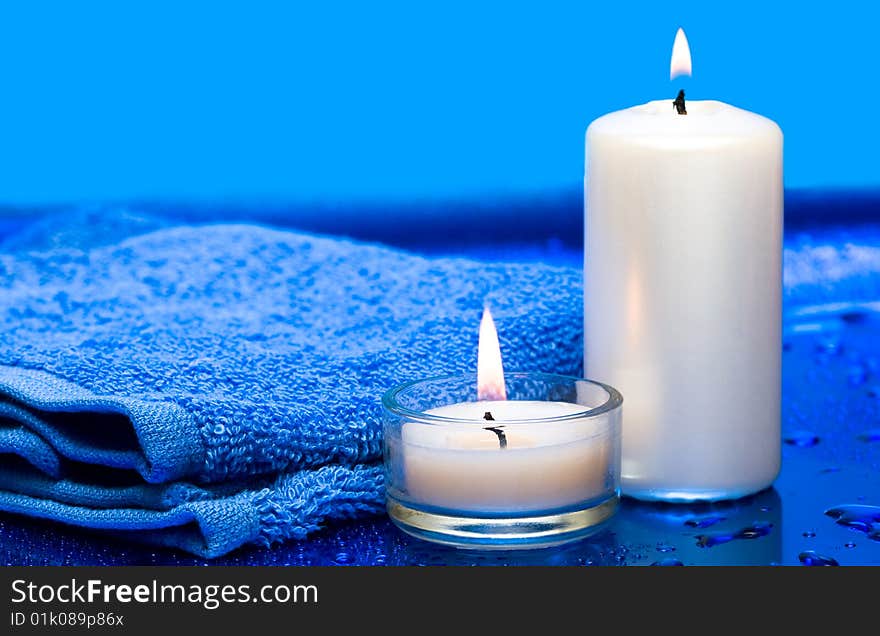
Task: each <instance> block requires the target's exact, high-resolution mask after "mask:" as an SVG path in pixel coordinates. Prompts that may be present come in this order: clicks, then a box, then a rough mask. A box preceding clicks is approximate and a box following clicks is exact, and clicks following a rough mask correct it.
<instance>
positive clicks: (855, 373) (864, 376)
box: [846, 364, 868, 386]
mask: <svg viewBox="0 0 880 636" xmlns="http://www.w3.org/2000/svg"><path fill="white" fill-rule="evenodd" d="M867 380H868V370H867V369H866V368H865V367H863V366H862V365H860V364H854V365H853V366H851V367H850V368H849V369H848V370H847V372H846V381H847V382H848V383H849V385H850V386H861V385H863V384H864V383H865V382H866V381H867Z"/></svg>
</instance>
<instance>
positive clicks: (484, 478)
mask: <svg viewBox="0 0 880 636" xmlns="http://www.w3.org/2000/svg"><path fill="white" fill-rule="evenodd" d="M588 410H589V407H586V406H583V405H581V404H574V403H569V402H542V401H527V400H509V401H480V402H463V403H459V404H451V405H448V406H442V407H439V408H435V409H431V410H429V411H426V415H429V416H436V417H443V418H453V419H461V420H476V421H479V420H481V419H482V418H483V416H484V414H485V413H486V412H487V411H488V412H490V413H491V414H492V416H493V418H494V420H493V421H485V422H480V423H479V424H475V423H474V421H471V422H467V421H462V423H461V424H460V425H457V424H453V423H450V422H449V420H446V422H444V423H443V424H440V425H437V424H425V423H421V422H407V423H405V424H404V425H403V427H402V429H401V437H400V444H401V448H400V449H399V450H400V453H401V456H402V466H403V490H404V493H402V496H403V497H404V498H405V499H406V500H408V501H409V502H412V503H414V504H417V505H427V506H429V507H431V508H441V509H447V510H450V511H455V512H471V513H479V514H491V513H505V514H511V513H535V514H542V513H544V512H547V511H555V510H563V509H566V508H582V507H583V504H585V503H587V502H590V501H591V500H597V499H606V498H607V497H608V496H609V491H611V493H612V494H613V491H614V489H615V469H616V461H614V459H615V458H614V448H615V447H616V446H615V440H614V439H612V435H613V434H614V432H616V430H617V429H616V427H613V426H608V425H607V423H606V420H605V419H604V418H608V417H617V416H618V413H617V412H616V411H613V412H611V413H606V414H603V415H599V416H593V417H592V418H580V419H567V420H563V421H560V422H553V421H535V420H544V419H545V418H554V417H562V416H570V415H574V414H577V413H583V412H585V411H588ZM489 426H492V427H494V426H500V427H501V428H499V429H498V430H499V431H502V432H503V435H504V440H505V446H504V447H502V446H501V440H500V437H499V435H498V434H497V433H495V432H493V431H491V430H486V428H485V427H489Z"/></svg>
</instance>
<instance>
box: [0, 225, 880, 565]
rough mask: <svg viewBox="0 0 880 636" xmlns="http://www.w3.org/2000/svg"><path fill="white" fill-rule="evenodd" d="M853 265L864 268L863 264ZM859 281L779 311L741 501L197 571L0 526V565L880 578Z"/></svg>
mask: <svg viewBox="0 0 880 636" xmlns="http://www.w3.org/2000/svg"><path fill="white" fill-rule="evenodd" d="M877 236H880V233H878V235H877ZM841 240H844V239H841ZM846 240H848V239H846ZM872 240H873V239H872ZM551 247H552V248H553V249H552V250H551V249H550V248H548V250H549V251H546V252H542V254H541V258H542V259H544V258H546V259H549V260H556V261H558V262H559V263H560V264H562V263H566V264H568V263H569V261H572V262H571V264H574V262H573V260H572V259H573V257H572V255H571V254H569V253H568V252H567V251H564V250H563V251H561V252H560V253H559V254H555V252H554V251H553V250H557V247H554V246H551ZM850 252H852V250H850ZM823 254H824V253H823V252H821V251H817V252H816V256H815V258H825V257H824V256H823ZM483 255H484V254H483ZM501 256H503V255H501ZM520 256H522V255H521V254H520ZM856 256H857V257H858V258H862V259H863V260H864V259H865V258H867V257H866V256H864V254H863V253H858V254H856ZM832 266H833V267H840V266H839V265H835V264H834V263H831V264H829V265H828V266H827V267H826V269H827V268H831V267H832ZM868 266H869V268H874V265H872V264H870V263H869V264H868ZM823 267H825V266H824V265H823ZM870 275H871V277H872V278H871V280H870V281H869V280H868V277H867V274H866V275H865V276H862V275H861V274H859V273H858V272H856V273H855V274H854V275H852V276H851V277H850V278H849V279H848V282H846V283H845V284H846V285H848V286H849V287H850V289H849V292H852V293H846V294H839V293H837V292H838V291H840V289H839V288H838V287H828V286H827V285H817V286H815V291H811V292H809V293H810V296H811V298H809V300H811V302H810V303H804V302H803V301H804V300H805V299H806V298H805V295H804V294H803V293H800V296H799V297H798V299H797V300H798V303H797V304H794V303H792V302H790V301H789V302H788V303H787V309H786V317H785V334H784V355H783V365H784V368H783V439H784V441H785V442H786V443H785V444H783V470H782V474H781V475H780V477H779V479H778V480H777V482H776V484H775V487H774V488H773V489H770V490H767V491H764V492H762V493H759V494H757V495H755V496H753V497H749V498H746V499H743V500H738V501H734V502H726V503H719V504H698V505H678V504H676V505H671V504H646V503H640V502H636V501H632V500H626V499H625V500H624V501H623V503H622V506H621V508H620V511H619V513H618V514H617V516H616V517H615V518H614V519H613V520H612V521H611V522H610V523H609V524H608V525H607V526H606V527H605V528H603V529H602V530H601V531H600V532H599V533H598V534H596V535H594V536H593V537H591V538H590V539H586V540H584V541H581V542H578V543H574V544H570V545H567V546H562V547H559V548H550V549H545V550H537V551H524V552H474V551H466V550H457V549H454V548H446V547H442V546H435V545H432V544H428V543H424V542H422V541H419V540H417V539H413V538H411V537H409V536H407V535H404V534H403V533H401V532H399V531H398V530H397V529H396V528H394V527H393V526H392V525H391V523H390V522H389V521H388V520H387V519H386V518H376V519H370V520H365V521H361V522H357V523H349V524H345V525H339V526H335V527H332V528H328V529H326V530H324V531H322V532H319V533H317V534H315V535H313V536H312V537H310V538H309V539H308V540H306V541H299V542H289V543H286V544H283V545H279V546H275V547H274V548H272V549H257V548H248V549H243V550H240V551H238V552H236V553H234V554H232V555H229V556H227V557H224V558H221V559H216V560H214V561H210V562H206V561H202V560H199V559H196V558H193V557H191V556H189V555H187V554H184V553H180V552H174V551H169V550H164V549H157V548H153V547H150V546H144V545H138V544H133V543H130V542H124V541H121V540H119V539H116V538H113V537H109V536H106V535H98V534H95V533H89V532H84V531H80V530H76V529H72V528H66V527H63V526H59V525H56V524H50V523H46V522H41V521H36V520H31V519H25V518H22V517H16V516H13V515H0V563H3V564H22V565H86V564H106V565H110V564H120V565H122V564H129V565H135V564H169V565H173V564H181V565H191V564H206V565H208V564H216V565H444V564H445V565H576V566H583V565H645V566H651V565H655V566H677V565H685V566H690V565H797V566H805V565H808V566H814V565H822V566H824V565H835V564H839V565H841V566H846V565H862V564H865V565H867V564H874V565H880V302H861V303H857V302H849V301H847V300H846V299H845V298H842V296H847V295H848V296H860V297H862V298H868V299H869V300H870V301H873V300H878V299H880V283H878V282H877V280H875V279H880V276H878V273H877V272H875V271H873V269H871V271H870ZM874 286H878V288H877V290H875V289H874ZM866 290H867V293H866ZM843 291H846V290H843ZM875 291H876V295H873V294H875Z"/></svg>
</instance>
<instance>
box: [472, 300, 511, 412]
mask: <svg viewBox="0 0 880 636" xmlns="http://www.w3.org/2000/svg"><path fill="white" fill-rule="evenodd" d="M477 399H478V400H506V399H507V390H506V389H505V387H504V367H503V365H502V363H501V345H500V344H499V342H498V331H497V330H496V329H495V321H494V320H492V312H490V311H489V308H488V307H486V308H485V309H483V318H482V319H481V320H480V344H479V346H478V347H477Z"/></svg>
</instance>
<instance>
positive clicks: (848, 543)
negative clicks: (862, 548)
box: [843, 541, 856, 548]
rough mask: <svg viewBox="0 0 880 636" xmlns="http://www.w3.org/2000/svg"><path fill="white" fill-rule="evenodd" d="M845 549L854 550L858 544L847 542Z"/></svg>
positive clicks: (844, 545)
mask: <svg viewBox="0 0 880 636" xmlns="http://www.w3.org/2000/svg"><path fill="white" fill-rule="evenodd" d="M843 547H844V548H854V547H856V544H855V543H853V542H852V541H847V542H846V543H844V544H843Z"/></svg>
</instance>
